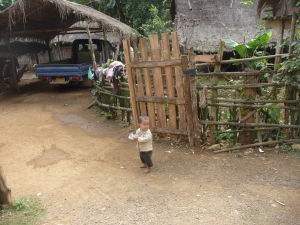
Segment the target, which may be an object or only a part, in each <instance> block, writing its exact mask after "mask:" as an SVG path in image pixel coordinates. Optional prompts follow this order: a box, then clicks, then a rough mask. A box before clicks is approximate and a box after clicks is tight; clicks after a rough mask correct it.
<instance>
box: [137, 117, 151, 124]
mask: <svg viewBox="0 0 300 225" xmlns="http://www.w3.org/2000/svg"><path fill="white" fill-rule="evenodd" d="M147 120H150V119H149V117H148V116H139V118H138V123H139V124H140V123H142V122H143V121H147Z"/></svg>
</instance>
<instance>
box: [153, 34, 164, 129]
mask: <svg viewBox="0 0 300 225" xmlns="http://www.w3.org/2000/svg"><path fill="white" fill-rule="evenodd" d="M149 40H150V47H151V53H152V60H160V59H161V55H160V46H159V41H158V36H157V35H149ZM153 73H154V75H153V80H154V91H155V95H156V96H161V97H163V96H164V88H163V79H162V73H161V68H160V67H156V68H154V70H153ZM157 115H158V126H159V127H160V128H165V127H166V126H167V123H166V122H167V121H166V120H167V119H166V111H165V105H164V104H160V103H158V104H157Z"/></svg>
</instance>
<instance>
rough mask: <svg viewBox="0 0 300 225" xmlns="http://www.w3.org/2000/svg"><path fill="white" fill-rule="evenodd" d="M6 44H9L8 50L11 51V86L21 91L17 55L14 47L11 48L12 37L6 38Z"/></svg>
mask: <svg viewBox="0 0 300 225" xmlns="http://www.w3.org/2000/svg"><path fill="white" fill-rule="evenodd" d="M6 44H7V46H8V52H9V56H10V60H11V64H10V69H9V70H8V71H9V73H10V74H8V76H9V77H10V79H9V85H10V87H11V88H12V89H13V90H15V91H19V87H18V78H17V77H18V74H17V65H16V62H15V60H17V59H16V57H15V56H14V54H13V52H12V49H11V44H10V39H9V38H7V39H6Z"/></svg>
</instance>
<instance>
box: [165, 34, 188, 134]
mask: <svg viewBox="0 0 300 225" xmlns="http://www.w3.org/2000/svg"><path fill="white" fill-rule="evenodd" d="M161 43H162V57H163V59H164V60H169V59H170V57H171V55H170V42H169V34H162V35H161ZM178 61H179V60H178ZM180 61H181V60H180ZM165 73H166V81H167V93H168V96H169V99H171V98H173V97H174V96H175V89H174V85H173V82H174V78H175V77H174V76H173V73H172V67H169V66H168V67H165ZM175 99H176V98H175ZM183 100H184V99H183ZM177 102H178V101H177ZM177 102H176V101H175V102H174V104H179V103H177ZM183 103H184V102H183ZM169 104H170V105H169V121H168V124H167V125H168V127H169V128H172V129H176V127H177V122H176V106H175V105H174V104H172V103H171V102H169Z"/></svg>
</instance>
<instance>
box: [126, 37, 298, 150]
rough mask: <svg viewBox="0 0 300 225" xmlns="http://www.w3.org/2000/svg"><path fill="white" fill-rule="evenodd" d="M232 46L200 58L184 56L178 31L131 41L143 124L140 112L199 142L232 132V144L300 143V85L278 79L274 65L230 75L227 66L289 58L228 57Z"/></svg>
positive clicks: (129, 61) (136, 108) (134, 99)
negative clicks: (287, 83)
mask: <svg viewBox="0 0 300 225" xmlns="http://www.w3.org/2000/svg"><path fill="white" fill-rule="evenodd" d="M224 45H225V44H224V42H220V47H219V51H218V54H216V55H195V54H194V53H193V51H187V52H185V54H181V52H180V48H179V43H178V38H177V33H176V32H174V33H172V34H170V35H169V34H162V35H161V36H160V37H159V36H158V35H150V36H149V41H148V40H147V39H145V38H141V39H138V40H124V41H123V46H124V53H125V60H126V67H127V75H128V84H129V90H130V98H131V106H132V113H133V118H134V121H135V124H136V123H137V118H138V116H139V115H148V116H149V117H150V121H151V128H152V130H153V131H154V132H156V133H163V134H166V133H167V134H170V135H171V134H176V135H181V136H182V135H183V136H187V137H188V140H189V142H190V144H191V145H195V144H197V143H201V142H202V143H208V144H214V143H216V142H220V141H222V140H221V139H222V137H224V134H226V133H227V134H230V135H227V137H229V136H230V139H231V142H232V143H230V144H229V145H234V144H235V143H237V142H239V143H242V144H246V145H245V146H249V144H253V143H254V142H256V143H258V145H257V144H255V146H263V145H265V144H266V143H267V144H270V143H273V144H274V143H275V142H276V143H284V142H289V143H291V142H299V136H300V91H299V84H298V85H294V86H291V85H286V84H284V83H280V82H279V83H275V82H272V79H271V77H272V76H273V75H274V74H276V73H277V72H278V71H276V70H274V68H268V70H265V71H246V70H244V69H243V67H242V66H239V67H237V66H234V69H235V70H237V69H239V70H243V71H238V70H237V71H235V72H223V70H224V66H223V67H222V65H230V64H235V63H241V64H243V63H245V62H249V61H258V60H272V59H274V58H278V57H286V56H287V55H286V54H279V55H270V56H262V57H256V58H245V59H235V60H223V52H224ZM203 68H205V69H203ZM207 68H208V69H207ZM207 70H208V71H213V72H204V71H207ZM266 74H268V75H269V77H268V78H264V79H259V78H260V77H261V76H263V75H266ZM291 89H293V91H292V93H291ZM274 114H276V116H274ZM275 117H276V118H275ZM274 141H275V142H274ZM230 150H234V149H232V148H229V149H222V150H220V151H230Z"/></svg>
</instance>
